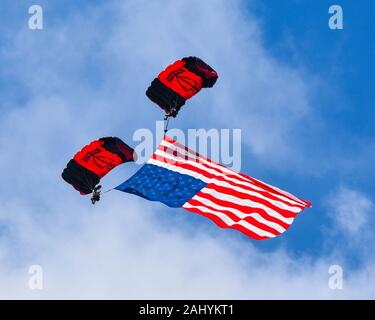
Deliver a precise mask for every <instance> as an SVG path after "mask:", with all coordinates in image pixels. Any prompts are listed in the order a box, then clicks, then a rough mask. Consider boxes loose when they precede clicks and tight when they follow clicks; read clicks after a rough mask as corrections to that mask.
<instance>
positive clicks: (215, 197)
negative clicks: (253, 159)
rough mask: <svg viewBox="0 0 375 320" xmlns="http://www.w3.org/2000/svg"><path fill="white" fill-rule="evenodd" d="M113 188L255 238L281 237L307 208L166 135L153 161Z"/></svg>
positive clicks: (296, 199)
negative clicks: (198, 215) (207, 219)
mask: <svg viewBox="0 0 375 320" xmlns="http://www.w3.org/2000/svg"><path fill="white" fill-rule="evenodd" d="M116 189H117V190H120V191H124V192H128V193H133V194H136V195H138V196H140V197H143V198H145V199H148V200H151V201H160V202H162V203H164V204H166V205H167V206H169V207H182V208H184V209H186V210H188V211H191V212H195V213H198V214H200V215H202V216H205V217H207V218H209V219H211V220H212V221H214V222H215V223H216V224H217V225H218V226H219V227H221V228H232V229H236V230H238V231H241V232H243V233H245V234H246V235H248V236H249V237H251V238H253V239H257V240H261V239H267V238H271V237H275V236H277V235H279V234H281V233H283V232H284V231H285V230H286V229H288V228H289V226H290V225H291V223H292V222H293V220H294V218H295V217H296V215H297V214H298V213H299V212H300V211H302V210H303V209H304V208H305V207H310V206H311V204H310V202H308V201H305V200H302V199H299V198H297V197H295V196H293V195H292V194H290V193H288V192H285V191H283V190H280V189H278V188H276V187H273V186H270V185H268V184H266V183H264V182H261V181H259V180H257V179H254V178H252V177H249V176H246V175H244V174H241V173H238V172H235V171H233V170H231V169H229V168H227V167H225V166H223V165H221V164H218V163H216V162H214V161H212V160H210V159H208V158H206V157H203V156H201V155H199V154H198V153H196V152H195V151H192V150H190V149H188V148H187V147H185V146H184V145H182V144H180V143H178V142H176V141H174V140H173V139H171V138H169V137H166V136H165V137H164V139H163V141H162V142H161V144H160V145H159V146H158V148H157V150H156V151H155V153H154V154H153V155H152V157H151V159H149V160H148V161H147V163H146V164H145V165H143V167H142V168H141V169H140V170H139V171H138V172H136V173H135V174H134V175H133V176H132V177H131V178H130V179H128V180H127V181H125V182H123V183H122V184H121V185H119V186H118V187H116Z"/></svg>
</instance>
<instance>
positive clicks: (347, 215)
mask: <svg viewBox="0 0 375 320" xmlns="http://www.w3.org/2000/svg"><path fill="white" fill-rule="evenodd" d="M329 204H330V207H331V208H330V210H331V218H332V220H333V221H334V223H335V226H336V227H337V228H338V229H339V230H340V231H341V232H343V233H344V234H347V236H348V237H351V238H352V237H353V236H360V235H361V233H363V232H364V231H365V230H364V229H366V228H369V227H371V224H372V222H373V220H374V217H373V215H374V203H373V201H372V200H371V199H370V198H368V197H367V196H366V195H364V194H363V193H361V192H359V191H357V190H353V189H350V188H347V187H341V188H340V189H339V190H338V191H337V192H336V193H334V194H332V195H331V196H330V199H329Z"/></svg>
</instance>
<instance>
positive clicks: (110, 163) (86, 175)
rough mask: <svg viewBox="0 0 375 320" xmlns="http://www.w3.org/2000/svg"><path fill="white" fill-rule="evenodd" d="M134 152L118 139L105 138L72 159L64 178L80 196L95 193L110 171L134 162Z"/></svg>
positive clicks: (89, 145) (65, 170)
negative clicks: (123, 164) (96, 187)
mask: <svg viewBox="0 0 375 320" xmlns="http://www.w3.org/2000/svg"><path fill="white" fill-rule="evenodd" d="M134 158H135V154H134V150H133V149H132V148H131V147H129V146H128V145H127V144H126V143H125V142H123V141H122V140H121V139H119V138H116V137H104V138H100V139H98V140H95V141H92V142H91V143H89V144H88V145H86V146H85V147H83V149H82V150H81V151H79V152H77V153H76V154H75V155H74V157H73V159H71V160H70V161H69V162H68V164H67V166H66V168H65V169H64V171H63V172H62V175H61V176H62V178H63V179H64V180H65V181H66V182H67V183H69V184H71V185H72V186H73V187H74V188H75V189H76V190H78V191H79V192H80V194H82V195H85V194H89V193H91V192H93V191H94V189H95V186H96V185H97V184H98V183H99V181H100V179H101V178H103V177H104V176H105V175H106V174H107V173H108V172H109V171H111V170H112V169H113V168H115V167H117V166H118V165H120V164H122V163H125V162H129V161H134V160H135V159H134Z"/></svg>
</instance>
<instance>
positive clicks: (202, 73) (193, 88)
mask: <svg viewBox="0 0 375 320" xmlns="http://www.w3.org/2000/svg"><path fill="white" fill-rule="evenodd" d="M217 78H218V74H217V72H216V71H215V70H214V69H212V68H211V67H210V66H209V65H208V64H206V63H205V62H204V61H203V60H201V59H199V58H197V57H186V58H182V59H181V60H177V61H175V62H174V63H172V64H171V65H169V66H168V67H167V68H166V69H165V70H163V71H162V72H160V74H159V75H158V77H157V78H155V79H154V80H153V81H152V82H151V85H150V87H149V88H148V89H147V91H146V95H147V97H148V98H149V99H150V100H151V101H153V102H155V103H156V104H157V105H158V106H159V107H160V108H162V109H163V110H164V111H165V113H166V115H167V116H172V117H176V115H177V113H178V112H179V110H180V108H181V107H182V106H183V105H184V104H185V102H186V100H188V99H190V98H191V97H193V96H194V95H195V94H197V93H198V92H199V91H200V90H201V89H202V88H211V87H212V86H213V85H214V84H215V82H216V80H217Z"/></svg>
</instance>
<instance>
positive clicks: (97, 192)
mask: <svg viewBox="0 0 375 320" xmlns="http://www.w3.org/2000/svg"><path fill="white" fill-rule="evenodd" d="M101 188H102V186H101V185H98V186H97V187H95V188H94V190H93V191H92V197H91V203H92V204H95V202H97V201H99V200H100V192H101Z"/></svg>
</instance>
